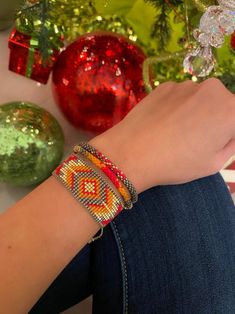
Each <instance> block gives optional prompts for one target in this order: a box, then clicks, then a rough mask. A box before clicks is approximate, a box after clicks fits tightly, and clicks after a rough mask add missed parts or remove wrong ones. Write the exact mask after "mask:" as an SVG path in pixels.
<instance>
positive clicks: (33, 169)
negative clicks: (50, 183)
mask: <svg viewBox="0 0 235 314" xmlns="http://www.w3.org/2000/svg"><path fill="white" fill-rule="evenodd" d="M63 146H64V135H63V131H62V129H61V127H60V125H59V124H58V122H57V121H56V119H55V118H54V117H53V116H52V115H51V114H50V113H49V112H48V111H46V110H44V109H42V108H40V107H39V106H37V105H34V104H31V103H28V102H27V103H26V102H12V103H8V104H3V105H1V106H0V181H1V182H5V183H9V184H11V185H16V186H29V185H33V184H36V183H39V182H42V181H43V180H45V179H46V178H47V177H49V176H50V174H51V172H52V171H53V170H54V169H55V167H56V166H57V165H58V164H59V162H60V160H61V158H62V154H63Z"/></svg>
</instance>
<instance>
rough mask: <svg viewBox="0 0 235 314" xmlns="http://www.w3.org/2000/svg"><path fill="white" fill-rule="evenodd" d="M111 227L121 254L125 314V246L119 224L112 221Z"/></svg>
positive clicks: (126, 294)
mask: <svg viewBox="0 0 235 314" xmlns="http://www.w3.org/2000/svg"><path fill="white" fill-rule="evenodd" d="M110 225H111V228H112V230H113V233H114V236H115V239H116V242H117V246H118V249H119V250H118V251H119V256H120V261H121V271H122V279H123V280H122V285H123V314H128V280H127V267H126V258H125V254H124V248H123V245H122V241H121V238H120V235H119V232H118V229H117V226H116V224H115V222H114V221H112V222H111V224H110Z"/></svg>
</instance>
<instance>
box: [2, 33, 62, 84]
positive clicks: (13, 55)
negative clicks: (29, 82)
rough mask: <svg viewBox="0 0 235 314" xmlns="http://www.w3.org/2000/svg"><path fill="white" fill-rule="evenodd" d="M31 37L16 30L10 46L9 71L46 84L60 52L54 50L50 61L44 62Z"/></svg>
mask: <svg viewBox="0 0 235 314" xmlns="http://www.w3.org/2000/svg"><path fill="white" fill-rule="evenodd" d="M32 42H33V39H32V38H31V36H29V35H26V34H23V33H20V32H18V31H17V30H16V29H14V30H13V31H12V33H11V35H10V38H9V41H8V44H9V48H10V60H9V70H11V71H13V72H15V73H18V74H20V75H23V76H25V77H28V78H31V79H33V80H35V81H37V82H40V83H42V84H46V83H47V81H48V79H49V76H50V73H51V70H52V68H53V66H54V63H55V61H56V60H57V57H58V56H59V53H60V51H59V50H53V53H52V55H51V56H50V58H49V60H47V61H46V62H43V59H42V56H41V54H40V52H39V50H38V48H35V47H33V45H32Z"/></svg>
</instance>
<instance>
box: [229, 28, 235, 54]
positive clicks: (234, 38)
mask: <svg viewBox="0 0 235 314" xmlns="http://www.w3.org/2000/svg"><path fill="white" fill-rule="evenodd" d="M230 44H231V48H232V49H233V50H235V32H234V33H233V34H232V36H231V41H230Z"/></svg>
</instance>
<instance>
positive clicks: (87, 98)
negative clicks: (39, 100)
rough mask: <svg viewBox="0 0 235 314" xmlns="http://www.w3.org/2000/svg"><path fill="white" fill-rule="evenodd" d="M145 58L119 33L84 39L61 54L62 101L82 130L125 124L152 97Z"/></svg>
mask: <svg viewBox="0 0 235 314" xmlns="http://www.w3.org/2000/svg"><path fill="white" fill-rule="evenodd" d="M144 59H145V55H144V53H143V52H142V50H141V49H140V48H138V47H137V46H136V45H135V44H133V43H131V42H129V41H128V40H126V39H125V38H124V37H122V36H116V35H114V34H113V33H94V34H88V35H86V36H82V37H80V38H79V39H78V40H77V41H75V42H74V43H73V44H71V45H70V46H68V47H67V49H66V50H65V51H63V52H62V53H61V55H60V56H59V58H58V61H57V63H56V65H55V67H54V69H53V90H54V95H55V98H56V101H57V103H58V105H59V107H60V108H61V110H62V112H63V113H64V115H65V116H66V117H67V119H68V120H69V121H70V122H71V123H72V124H74V125H75V126H76V127H78V128H83V129H86V130H89V131H93V132H98V133H99V132H103V131H105V130H106V129H108V128H110V127H112V126H113V125H114V124H116V123H117V122H119V121H120V120H122V119H123V118H124V117H125V115H126V114H127V113H128V112H129V111H130V110H131V109H132V108H133V107H134V106H135V105H136V104H137V103H138V102H139V101H140V100H141V99H142V98H143V97H144V96H145V95H146V92H145V88H144V82H143V78H142V65H143V61H144Z"/></svg>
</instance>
